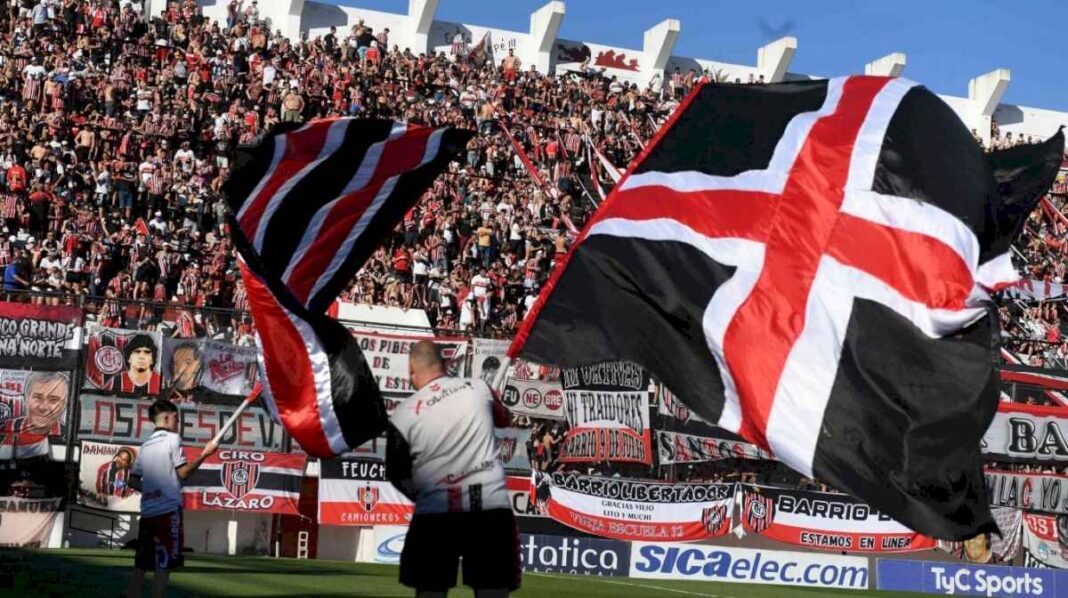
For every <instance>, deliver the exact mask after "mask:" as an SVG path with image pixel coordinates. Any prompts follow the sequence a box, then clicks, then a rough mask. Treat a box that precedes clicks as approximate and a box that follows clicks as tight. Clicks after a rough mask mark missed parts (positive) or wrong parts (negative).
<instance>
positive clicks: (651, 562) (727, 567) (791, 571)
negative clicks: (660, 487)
mask: <svg viewBox="0 0 1068 598" xmlns="http://www.w3.org/2000/svg"><path fill="white" fill-rule="evenodd" d="M630 577H635V578H639V579H692V580H697V581H725V582H733V583H747V584H777V585H793V586H807V587H822V588H848V589H857V590H866V589H868V559H866V558H864V557H856V556H838V555H830V554H816V553H811V552H787V551H783V550H757V549H752V548H734V547H727V546H704V545H694V544H677V543H666V544H665V543H656V544H654V543H649V542H635V543H634V544H632V545H631V562H630ZM782 595H784V596H785V595H789V594H788V593H784V594H782Z"/></svg>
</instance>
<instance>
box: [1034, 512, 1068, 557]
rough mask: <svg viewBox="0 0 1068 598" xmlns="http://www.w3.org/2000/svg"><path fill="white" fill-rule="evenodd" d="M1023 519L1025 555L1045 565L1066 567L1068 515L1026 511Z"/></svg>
mask: <svg viewBox="0 0 1068 598" xmlns="http://www.w3.org/2000/svg"><path fill="white" fill-rule="evenodd" d="M1023 519H1024V526H1023V546H1024V550H1025V551H1027V555H1028V556H1029V557H1030V558H1031V559H1033V560H1036V561H1038V562H1039V563H1041V564H1042V565H1044V566H1046V567H1052V568H1054V569H1068V515H1059V516H1056V517H1054V516H1052V515H1036V514H1033V513H1027V514H1025V515H1024V516H1023Z"/></svg>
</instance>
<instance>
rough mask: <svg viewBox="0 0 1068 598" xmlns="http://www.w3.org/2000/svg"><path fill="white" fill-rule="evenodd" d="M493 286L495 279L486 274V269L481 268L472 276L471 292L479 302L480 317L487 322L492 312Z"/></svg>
mask: <svg viewBox="0 0 1068 598" xmlns="http://www.w3.org/2000/svg"><path fill="white" fill-rule="evenodd" d="M492 288H493V281H492V280H490V277H489V276H486V271H485V270H479V271H478V273H477V274H475V275H474V276H473V277H471V294H473V295H474V296H475V301H476V302H477V303H478V311H479V317H481V318H482V321H483V322H485V321H486V320H488V319H489V314H490V307H492V306H491V305H490V300H491V299H492V297H491V295H490V290H491V289H492Z"/></svg>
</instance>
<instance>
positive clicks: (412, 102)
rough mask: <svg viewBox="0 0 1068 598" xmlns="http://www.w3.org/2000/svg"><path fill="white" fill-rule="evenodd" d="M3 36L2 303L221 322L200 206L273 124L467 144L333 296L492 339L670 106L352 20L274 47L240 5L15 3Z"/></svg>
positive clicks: (593, 76) (587, 78)
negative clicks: (421, 133)
mask: <svg viewBox="0 0 1068 598" xmlns="http://www.w3.org/2000/svg"><path fill="white" fill-rule="evenodd" d="M246 4H247V5H246ZM2 18H3V19H4V20H3V22H2V24H0V31H3V37H2V40H0V67H2V68H0V100H2V103H0V122H2V123H3V125H4V126H3V127H2V129H0V190H2V191H3V195H2V197H0V211H2V217H3V223H2V224H3V226H4V236H3V243H2V245H0V265H2V266H3V267H4V290H5V291H24V290H30V291H38V292H42V293H57V294H72V295H87V296H92V297H106V298H114V299H116V300H120V299H130V300H149V301H157V302H166V303H171V304H186V305H191V306H196V307H231V306H233V307H236V308H237V309H239V310H240V309H242V308H244V307H245V303H244V297H243V291H242V289H241V286H240V282H239V278H238V277H237V276H236V269H235V263H234V259H233V252H232V247H231V245H230V241H229V239H228V237H227V235H226V233H225V229H226V224H225V223H226V216H227V206H226V204H225V202H224V201H223V198H222V197H221V195H220V189H221V185H222V183H223V181H224V180H225V179H226V177H227V175H228V172H229V168H230V166H231V162H232V159H233V151H234V148H235V147H237V146H238V145H239V144H242V143H247V142H251V141H253V140H254V139H255V138H256V136H257V135H259V134H261V133H262V132H264V131H265V130H268V129H269V128H270V127H272V126H273V125H274V124H275V123H277V122H279V121H298V122H306V121H311V120H315V119H321V118H329V117H337V116H367V117H387V118H394V119H402V120H407V121H409V122H414V123H424V124H429V125H445V124H451V125H454V126H459V127H464V128H470V129H477V130H478V131H479V132H480V133H481V134H480V135H479V136H477V137H476V139H475V140H474V141H473V142H472V143H471V144H470V146H469V147H468V149H467V152H466V155H464V156H462V157H461V160H460V161H459V162H457V163H455V164H453V166H452V168H450V170H449V172H448V173H447V174H446V175H444V176H442V177H441V178H440V179H439V180H438V181H437V182H436V183H435V185H434V187H433V188H432V189H431V190H430V191H429V192H428V193H427V194H426V197H424V198H423V200H422V201H421V202H420V204H419V205H418V206H417V207H416V208H415V209H413V210H412V211H411V212H410V213H409V214H408V215H407V217H406V218H405V220H404V223H403V225H402V226H401V227H400V228H399V229H398V231H397V233H396V235H395V237H394V238H393V239H391V240H390V241H389V242H387V243H386V244H385V245H384V246H383V247H382V248H381V249H380V250H379V251H378V252H377V253H376V254H375V255H374V257H373V258H372V259H371V260H370V261H369V262H368V264H367V265H366V267H365V268H364V269H363V271H362V272H361V273H360V275H359V276H358V277H357V279H356V280H355V281H353V284H352V286H351V288H349V289H347V290H346V291H345V293H344V295H343V299H349V300H353V301H358V302H365V303H375V304H386V305H395V306H401V307H405V308H419V309H425V310H426V311H427V312H428V314H429V315H430V317H431V320H432V322H434V323H435V324H436V325H437V326H438V327H439V328H450V329H462V330H465V331H478V332H501V333H505V332H508V331H510V330H511V329H512V328H514V326H515V325H516V324H517V322H518V321H519V320H520V319H521V318H522V315H523V313H524V311H525V310H526V309H527V308H528V307H529V305H530V303H531V302H532V301H533V298H534V295H535V293H536V291H537V290H538V288H539V287H540V285H541V284H542V282H543V281H544V279H545V278H546V276H547V275H548V273H549V271H550V270H551V268H552V265H553V260H554V259H556V257H557V256H559V255H561V254H562V253H563V252H564V251H565V250H566V248H567V242H568V234H569V232H573V231H574V228H575V227H576V226H581V224H582V222H583V219H584V218H585V216H586V214H587V213H588V212H589V211H590V210H591V209H592V208H593V207H594V206H595V202H596V201H598V200H599V199H600V198H601V194H600V193H599V192H598V189H599V188H603V187H604V186H607V185H608V184H610V182H611V175H610V173H608V172H606V170H605V169H606V168H607V167H610V164H607V162H610V163H613V164H626V163H627V162H628V161H629V160H630V159H631V158H632V157H633V156H634V155H635V154H636V153H637V152H638V151H639V150H640V149H641V146H642V144H643V140H644V139H648V138H649V137H650V136H651V135H652V133H653V131H654V130H655V128H656V126H657V124H658V123H659V122H660V121H661V120H662V119H663V118H664V116H665V115H666V114H667V113H668V112H670V110H671V109H672V108H673V107H674V105H675V104H676V102H677V100H676V99H675V95H674V94H663V93H658V92H654V91H653V90H652V89H647V90H639V89H637V88H636V87H635V86H633V85H627V84H623V83H621V82H619V81H617V80H616V79H614V78H611V77H605V76H602V75H601V74H599V73H595V72H588V71H582V72H577V73H574V74H573V75H568V76H561V77H553V76H543V75H541V74H539V73H537V72H535V71H533V70H532V69H527V68H524V67H523V65H522V64H521V63H520V61H519V60H518V59H517V58H515V57H514V56H512V55H511V53H509V56H506V57H504V58H503V60H502V64H501V66H494V61H492V60H478V59H476V57H475V56H474V55H473V53H471V52H469V51H468V48H466V46H463V45H462V44H461V47H459V48H454V50H455V54H449V53H441V54H439V55H437V56H426V55H423V54H418V55H417V54H413V53H412V52H410V51H409V50H407V49H402V48H399V47H397V46H396V45H390V43H389V31H388V30H383V31H378V32H376V31H373V30H372V29H370V28H369V27H365V26H363V24H362V23H361V24H359V25H356V26H354V27H352V29H351V30H348V31H343V32H335V31H331V32H330V33H328V34H326V35H324V36H319V37H315V38H313V39H303V40H296V41H293V40H288V39H286V38H284V37H282V36H281V34H280V33H279V32H273V33H272V32H271V31H270V30H268V29H267V28H266V25H265V23H263V22H261V21H260V20H258V11H257V9H256V6H255V4H254V3H242V4H240V5H239V4H238V3H236V2H235V3H233V9H232V10H231V13H230V15H229V16H228V18H227V22H225V23H218V22H214V21H210V20H207V19H205V18H203V16H202V15H201V14H200V11H199V10H198V8H197V5H196V2H195V1H193V0H187V1H183V2H180V3H179V2H176V3H173V4H172V5H171V7H170V8H169V9H168V10H167V12H166V13H165V15H164V18H162V19H155V20H151V21H149V20H147V19H145V18H144V17H143V15H142V12H141V7H140V5H139V4H138V3H135V2H130V1H128V0H127V1H123V2H115V1H98V2H81V1H72V0H68V1H47V0H44V1H37V2H16V3H13V4H12V7H11V9H10V10H9V11H7V12H5V13H4V14H3V15H2ZM483 58H484V57H483ZM686 83H687V84H688V83H689V82H688V81H687V82H686ZM669 87H671V88H672V89H675V87H674V86H669ZM678 91H679V92H681V91H683V88H681V87H680V88H679V89H678ZM513 143H514V145H513ZM517 147H518V148H520V149H519V150H518V151H517V149H515V148H517ZM591 149H595V150H596V152H591V151H590V150H591ZM596 153H600V154H601V155H603V156H604V157H605V162H602V163H601V164H599V165H596V166H595V168H599V169H600V176H597V175H594V177H593V179H594V180H590V178H589V177H590V164H589V162H590V158H589V156H591V155H595V154H596ZM524 158H525V159H524ZM598 161H600V160H598ZM526 164H529V165H530V169H533V170H534V172H529V171H528V167H527V166H526ZM601 179H603V180H601ZM583 180H585V183H583ZM40 300H41V301H50V300H51V301H58V300H59V299H40ZM104 309H105V311H107V312H108V314H107V315H109V316H110V318H111V319H112V320H115V321H113V322H112V323H114V324H119V325H126V326H142V327H144V326H150V325H152V324H153V323H154V322H152V318H151V312H150V313H148V314H142V315H145V316H146V317H145V318H144V319H141V318H133V317H131V316H130V314H129V313H128V311H127V310H116V309H110V310H108V309H106V304H105V308H104ZM129 320H134V321H129Z"/></svg>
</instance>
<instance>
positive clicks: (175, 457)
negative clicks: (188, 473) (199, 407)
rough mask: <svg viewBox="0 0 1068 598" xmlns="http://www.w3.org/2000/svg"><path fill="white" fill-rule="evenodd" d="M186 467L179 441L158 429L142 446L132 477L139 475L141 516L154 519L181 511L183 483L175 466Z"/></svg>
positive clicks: (174, 436)
mask: <svg viewBox="0 0 1068 598" xmlns="http://www.w3.org/2000/svg"><path fill="white" fill-rule="evenodd" d="M182 465H185V454H184V453H183V452H182V438H181V437H180V436H178V435H177V434H175V433H174V432H171V431H169V430H161V429H157V430H156V431H155V432H152V435H151V436H149V437H148V440H146V441H145V443H144V444H142V445H141V451H140V452H139V453H138V454H137V461H134V465H133V475H136V476H141V516H142V517H155V516H156V515H165V514H167V513H170V512H171V511H177V510H178V509H180V508H182V484H181V482H180V481H179V480H178V472H177V471H175V469H177V468H178V467H181V466H182Z"/></svg>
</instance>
